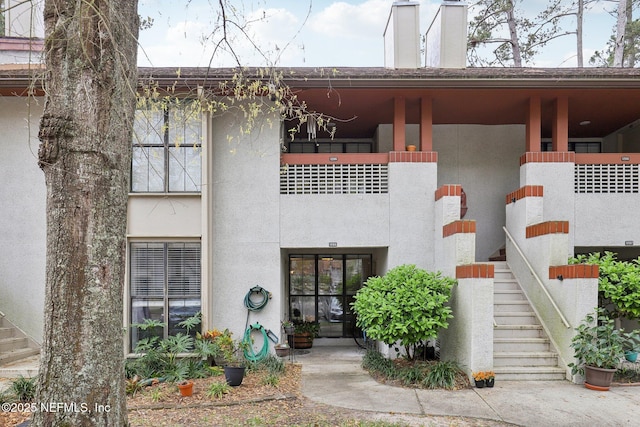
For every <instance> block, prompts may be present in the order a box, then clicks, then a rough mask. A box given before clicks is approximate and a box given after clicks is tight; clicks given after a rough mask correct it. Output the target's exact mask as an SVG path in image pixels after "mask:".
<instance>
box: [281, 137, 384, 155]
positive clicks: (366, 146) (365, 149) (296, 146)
mask: <svg viewBox="0 0 640 427" xmlns="http://www.w3.org/2000/svg"><path fill="white" fill-rule="evenodd" d="M285 146H286V149H287V152H288V153H373V141H372V140H370V139H357V140H356V139H354V140H337V139H335V140H327V141H324V140H313V141H304V140H295V141H288V142H286V145H285Z"/></svg>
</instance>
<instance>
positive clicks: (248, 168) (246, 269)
mask: <svg viewBox="0 0 640 427" xmlns="http://www.w3.org/2000/svg"><path fill="white" fill-rule="evenodd" d="M240 121H241V118H240V117H239V116H236V115H234V113H233V112H230V113H228V114H226V115H225V116H223V117H218V118H214V119H213V126H212V140H213V146H212V147H210V148H211V150H210V155H211V163H210V165H211V168H212V170H211V173H210V177H211V180H210V182H209V186H208V187H207V188H206V189H203V191H208V192H209V194H208V196H209V200H210V203H211V205H210V206H208V210H209V211H210V215H211V227H212V229H211V239H213V244H212V249H211V259H210V260H209V262H210V263H211V280H212V282H211V283H210V284H209V285H210V286H211V296H210V304H211V325H209V326H210V327H217V328H227V327H228V328H229V329H230V330H231V331H232V332H233V333H234V336H235V337H236V338H240V337H241V336H242V333H244V326H245V321H246V320H247V309H246V308H245V306H244V304H243V302H244V296H245V294H246V293H247V292H248V291H249V290H250V289H251V288H252V287H253V286H255V285H260V286H262V287H264V288H265V289H267V290H268V291H270V292H272V293H273V295H274V298H272V299H271V300H270V301H269V303H268V304H267V306H266V307H265V308H264V309H263V310H262V311H260V312H251V315H250V317H249V323H251V324H253V323H255V322H260V323H261V324H262V325H263V326H265V327H266V328H268V329H271V330H272V331H274V332H275V333H278V331H279V330H280V309H281V304H282V298H279V294H280V292H282V291H283V289H284V284H283V282H282V279H281V277H282V276H281V257H280V255H281V252H280V241H279V239H280V190H279V189H280V175H279V171H280V144H279V141H280V139H279V138H280V137H279V129H278V127H277V126H275V127H273V128H270V127H268V126H265V127H264V128H262V129H261V130H259V131H257V132H255V133H254V134H253V135H251V136H246V135H239V131H238V124H239V123H240ZM276 122H277V121H276ZM228 137H233V140H232V141H231V142H228ZM238 138H240V139H238ZM203 262H204V261H203ZM206 285H207V284H203V286H206ZM257 344H258V345H259V346H261V345H262V343H261V342H260V343H257Z"/></svg>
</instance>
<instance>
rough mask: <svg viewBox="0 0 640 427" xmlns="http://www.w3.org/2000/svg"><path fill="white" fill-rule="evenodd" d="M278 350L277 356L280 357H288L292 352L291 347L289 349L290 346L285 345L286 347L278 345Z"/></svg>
mask: <svg viewBox="0 0 640 427" xmlns="http://www.w3.org/2000/svg"><path fill="white" fill-rule="evenodd" d="M275 349H276V354H277V355H278V356H280V357H287V356H288V355H289V351H290V350H291V347H289V346H288V345H286V344H284V345H277V346H275Z"/></svg>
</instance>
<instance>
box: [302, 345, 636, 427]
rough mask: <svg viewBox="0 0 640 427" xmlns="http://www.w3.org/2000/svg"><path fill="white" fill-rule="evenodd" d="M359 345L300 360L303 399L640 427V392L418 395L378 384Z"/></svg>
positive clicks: (521, 389) (538, 384) (510, 419)
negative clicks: (362, 364)
mask: <svg viewBox="0 0 640 427" xmlns="http://www.w3.org/2000/svg"><path fill="white" fill-rule="evenodd" d="M362 355H363V350H360V349H358V348H357V347H356V346H355V345H352V346H344V347H325V346H316V345H315V344H314V347H313V348H312V349H311V351H310V352H309V353H308V354H303V355H296V362H298V363H301V364H302V381H303V386H302V387H303V390H302V391H303V393H304V395H305V396H307V397H308V398H309V399H311V400H313V401H316V402H319V403H323V404H326V405H332V406H338V407H343V408H349V409H356V410H363V411H375V412H383V413H396V414H408V415H442V416H460V417H468V418H479V419H486V420H494V421H500V422H506V423H512V424H515V425H519V426H535V427H539V426H549V427H550V426H589V425H598V426H635V425H640V387H629V386H617V387H612V388H611V390H610V391H607V392H598V391H593V390H588V389H586V388H585V387H584V386H582V385H576V384H572V383H570V382H568V381H500V378H496V385H495V387H493V388H482V389H477V388H473V389H466V390H458V391H446V390H415V389H409V388H401V387H392V386H386V385H383V384H379V383H378V382H376V381H375V380H373V379H372V378H371V377H370V376H369V375H368V374H367V373H366V372H365V371H364V370H363V369H362V368H361V367H360V362H361V359H362Z"/></svg>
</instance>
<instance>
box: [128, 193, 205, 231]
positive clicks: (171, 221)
mask: <svg viewBox="0 0 640 427" xmlns="http://www.w3.org/2000/svg"><path fill="white" fill-rule="evenodd" d="M127 216H128V218H127V236H129V237H143V238H144V237H149V236H158V237H200V235H201V234H202V231H201V217H202V207H201V204H200V196H199V195H189V196H181V195H171V196H166V195H148V194H145V195H135V194H132V195H131V196H130V197H129V206H128V212H127Z"/></svg>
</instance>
